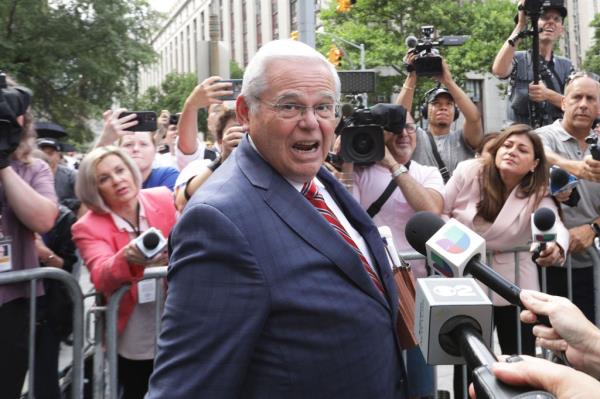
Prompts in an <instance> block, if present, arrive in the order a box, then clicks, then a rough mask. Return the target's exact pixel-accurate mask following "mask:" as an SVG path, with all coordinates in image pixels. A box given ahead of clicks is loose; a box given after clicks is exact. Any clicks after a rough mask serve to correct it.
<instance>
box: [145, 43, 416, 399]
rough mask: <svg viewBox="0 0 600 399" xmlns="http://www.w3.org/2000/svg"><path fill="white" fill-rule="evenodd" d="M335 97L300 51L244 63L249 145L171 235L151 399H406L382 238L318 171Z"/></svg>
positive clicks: (322, 65)
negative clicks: (165, 291) (166, 398)
mask: <svg viewBox="0 0 600 399" xmlns="http://www.w3.org/2000/svg"><path fill="white" fill-rule="evenodd" d="M339 96H340V81H339V78H338V76H337V73H336V72H335V69H334V68H333V67H332V66H331V64H329V63H328V62H327V60H326V59H325V58H324V57H323V56H322V55H321V54H319V53H317V52H316V51H315V50H314V49H312V48H310V47H309V46H307V45H305V44H303V43H300V42H296V41H292V40H283V41H274V42H269V43H267V44H265V45H264V46H263V47H262V48H261V49H260V50H259V52H258V53H257V54H256V56H255V57H254V58H253V59H252V61H251V62H250V64H249V65H248V67H247V69H246V72H245V75H244V83H243V87H242V92H241V95H240V96H239V97H238V99H237V102H236V112H237V116H238V120H239V121H240V123H241V124H242V125H243V127H244V128H245V129H246V131H247V132H248V134H247V135H246V137H244V139H243V140H242V142H241V143H240V145H239V146H238V148H237V150H236V151H235V152H234V153H233V154H232V155H231V156H230V157H228V159H227V160H226V161H225V162H224V163H223V164H222V165H221V166H220V167H219V169H218V170H217V171H216V172H215V173H214V174H213V175H212V176H211V177H210V178H209V180H207V182H206V183H205V184H204V185H203V186H202V187H201V188H200V189H199V190H198V191H197V192H196V193H195V194H194V196H193V197H192V199H191V200H190V202H189V203H188V205H187V207H186V210H185V212H184V213H183V215H182V217H181V219H180V221H179V223H178V224H177V226H176V227H175V229H174V231H173V234H172V239H171V243H172V255H171V259H170V271H169V295H168V296H167V301H166V304H165V312H164V315H163V320H162V323H163V324H162V328H161V334H160V338H159V343H158V347H159V351H158V356H157V359H156V364H155V371H154V374H153V375H152V377H151V379H150V390H149V394H148V396H147V397H148V398H149V399H152V398H163V397H169V398H196V397H207V398H212V399H215V398H242V397H243V398H286V399H289V398H308V397H310V398H311V399H317V398H324V399H325V398H327V399H329V398H403V397H405V378H404V370H403V366H402V359H401V351H400V346H399V342H398V339H397V336H396V334H395V326H396V321H397V314H398V298H397V293H396V290H395V287H394V282H393V278H392V274H391V269H390V266H389V264H388V262H387V259H386V255H385V250H384V248H383V244H382V240H381V238H380V237H379V235H378V232H377V228H376V227H375V225H374V224H373V223H372V222H371V220H370V219H369V217H368V216H367V214H366V213H365V212H364V211H362V210H361V207H360V205H359V204H358V203H357V202H356V201H354V200H353V199H352V197H351V195H350V193H348V192H347V191H346V189H345V188H344V187H343V186H342V185H341V184H339V183H338V182H337V181H336V180H335V178H334V177H333V176H332V175H331V174H329V172H327V171H326V170H325V169H324V168H323V167H322V164H323V161H324V159H325V156H326V155H327V153H328V151H329V149H330V148H331V145H332V142H333V138H334V129H335V126H336V124H337V121H338V120H337V114H338V111H339V105H338V100H339Z"/></svg>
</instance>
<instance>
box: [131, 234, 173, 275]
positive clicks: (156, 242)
mask: <svg viewBox="0 0 600 399" xmlns="http://www.w3.org/2000/svg"><path fill="white" fill-rule="evenodd" d="M166 246H167V240H166V239H165V238H164V237H163V235H162V234H161V232H160V230H158V229H156V228H154V227H150V228H149V229H148V230H146V231H144V232H143V233H142V234H141V235H140V236H139V237H136V238H135V239H133V240H131V242H130V243H129V244H127V246H126V247H125V252H124V253H125V259H127V262H129V263H133V264H136V265H142V266H148V265H156V264H160V263H166V260H167V257H166V254H164V255H161V252H162V251H163V250H164V249H165V247H166Z"/></svg>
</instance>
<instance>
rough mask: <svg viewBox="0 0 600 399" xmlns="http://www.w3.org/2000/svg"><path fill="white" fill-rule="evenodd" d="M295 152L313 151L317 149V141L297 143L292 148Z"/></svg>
mask: <svg viewBox="0 0 600 399" xmlns="http://www.w3.org/2000/svg"><path fill="white" fill-rule="evenodd" d="M292 147H293V148H294V149H295V150H297V151H305V152H308V151H314V150H316V149H317V148H319V142H317V141H306V142H299V143H296V144H294V145H293V146H292Z"/></svg>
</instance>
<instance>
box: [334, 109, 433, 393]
mask: <svg viewBox="0 0 600 399" xmlns="http://www.w3.org/2000/svg"><path fill="white" fill-rule="evenodd" d="M382 106H383V105H382V104H379V105H376V106H375V107H382ZM391 107H394V108H395V109H401V108H400V107H399V106H397V105H393V106H391ZM374 109H375V108H374ZM388 109H390V108H388ZM402 112H404V110H402ZM388 114H389V115H393V114H394V110H391V112H388ZM406 118H407V121H408V123H406V124H404V123H403V124H402V125H403V126H404V127H403V128H402V127H400V130H399V131H396V132H391V131H389V130H386V129H391V127H389V126H386V127H384V137H385V156H384V158H383V159H382V160H381V161H379V162H376V163H374V164H368V165H360V164H357V165H353V164H350V165H352V166H353V169H354V173H353V174H352V179H351V180H347V179H345V178H346V177H349V176H347V175H342V176H341V177H342V178H341V179H340V180H341V181H343V182H348V181H351V182H352V184H351V186H352V187H349V184H346V187H347V188H348V189H350V190H351V191H352V195H353V196H354V198H356V200H357V201H358V202H359V203H360V205H361V207H362V208H363V209H365V210H367V213H369V216H371V217H372V218H373V221H374V222H375V225H377V226H388V227H389V228H390V229H391V230H392V234H393V237H394V245H395V247H396V248H397V250H399V251H403V250H412V247H411V246H410V244H408V242H407V241H406V237H405V235H404V227H405V225H406V223H407V222H408V220H409V219H410V218H411V217H412V216H413V215H414V214H415V213H416V212H418V211H430V212H434V213H436V214H438V215H439V214H441V212H442V209H443V206H444V200H443V198H444V181H443V180H442V176H441V174H440V172H439V171H438V170H437V168H436V167H431V166H425V165H421V164H419V163H418V162H417V161H415V160H412V161H411V157H412V155H413V153H414V151H415V147H416V145H417V138H416V131H417V128H416V125H415V124H414V123H413V119H412V117H411V116H410V115H408V114H407V115H406ZM385 119H387V120H392V119H393V117H390V118H385ZM342 135H343V133H342ZM339 142H340V139H339V138H338V140H337V142H336V143H338V144H339ZM342 169H343V170H344V171H346V172H348V171H349V169H348V168H347V167H346V166H343V167H342ZM388 185H389V186H392V185H393V187H395V188H397V189H394V190H393V191H392V193H391V194H389V196H386V194H384V193H387V187H388ZM381 201H383V203H380V202H381ZM375 203H380V205H379V211H375V212H376V213H373V212H374V211H373V208H377V205H374V204H375ZM410 264H411V268H412V270H413V273H414V275H415V277H426V276H427V271H426V269H425V262H424V261H411V262H410ZM406 371H407V375H408V378H407V381H408V385H409V387H408V389H409V396H410V397H411V398H417V397H419V398H420V397H430V396H431V397H433V395H435V391H434V386H435V384H434V374H433V367H431V366H428V365H427V364H426V363H425V360H424V359H423V356H422V354H421V351H420V349H419V348H413V349H409V350H408V351H407V369H406Z"/></svg>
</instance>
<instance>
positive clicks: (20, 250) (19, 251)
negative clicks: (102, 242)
mask: <svg viewBox="0 0 600 399" xmlns="http://www.w3.org/2000/svg"><path fill="white" fill-rule="evenodd" d="M10 167H12V168H13V169H14V171H15V172H16V173H17V174H18V175H19V176H20V177H21V179H23V180H24V181H25V182H26V183H27V184H29V185H30V186H31V187H32V188H33V189H34V190H35V191H37V192H38V193H39V194H41V195H43V196H44V197H47V198H50V199H51V200H53V201H54V202H56V201H57V198H56V192H55V191H54V175H53V174H52V171H51V170H50V167H49V166H48V165H47V164H46V162H44V161H42V160H41V159H33V160H32V162H31V163H29V164H26V163H24V162H22V161H18V160H12V161H11V164H10ZM0 205H1V206H2V232H3V234H4V235H7V236H10V237H11V238H12V248H11V250H12V270H23V269H33V268H37V267H39V264H40V263H39V260H38V253H37V250H36V248H35V237H34V233H33V231H31V230H29V229H28V228H27V227H26V226H25V225H24V224H23V223H21V221H20V220H19V219H17V215H15V213H14V212H13V210H12V208H11V207H10V204H9V203H8V201H7V200H6V195H5V193H4V187H3V186H2V185H1V184H0ZM28 287H29V283H24V284H11V285H0V305H2V304H4V303H6V302H9V301H12V300H14V299H17V298H24V297H28V296H29V295H28V293H27V292H28V291H29V288H28ZM42 293H43V290H42V285H41V281H39V282H38V286H37V295H41V294H42Z"/></svg>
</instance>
